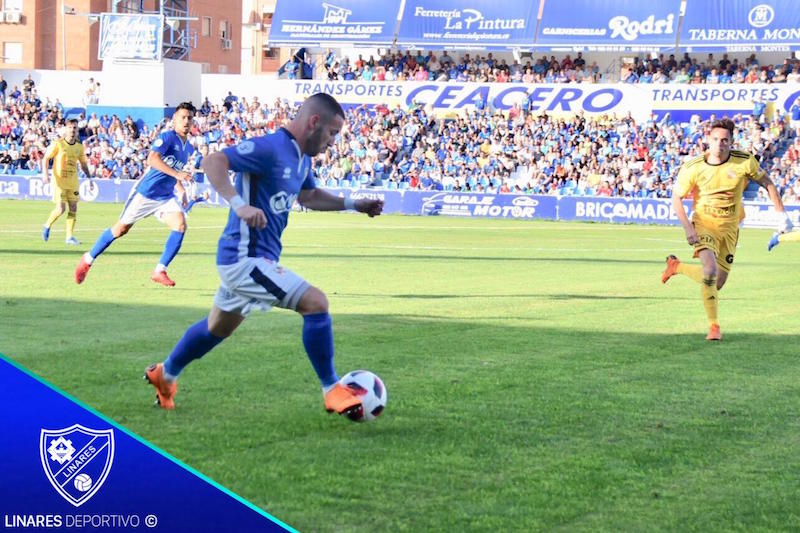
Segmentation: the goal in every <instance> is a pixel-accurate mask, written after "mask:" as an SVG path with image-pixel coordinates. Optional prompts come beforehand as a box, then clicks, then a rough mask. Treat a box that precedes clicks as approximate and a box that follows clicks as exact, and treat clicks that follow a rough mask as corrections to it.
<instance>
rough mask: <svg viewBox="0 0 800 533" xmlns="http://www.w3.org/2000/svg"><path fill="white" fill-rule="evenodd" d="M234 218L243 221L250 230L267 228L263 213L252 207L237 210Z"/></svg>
mask: <svg viewBox="0 0 800 533" xmlns="http://www.w3.org/2000/svg"><path fill="white" fill-rule="evenodd" d="M236 216H238V217H239V218H240V219H242V220H244V221H245V223H246V224H247V225H248V226H250V227H251V228H258V229H264V228H265V227H267V216H266V215H265V214H264V211H262V210H261V209H259V208H257V207H253V206H252V205H243V206H242V207H240V208H239V209H237V210H236Z"/></svg>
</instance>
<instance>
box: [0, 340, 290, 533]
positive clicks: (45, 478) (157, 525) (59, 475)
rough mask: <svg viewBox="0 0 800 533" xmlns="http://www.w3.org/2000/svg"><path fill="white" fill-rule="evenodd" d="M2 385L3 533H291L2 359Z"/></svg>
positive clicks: (0, 517) (0, 491)
mask: <svg viewBox="0 0 800 533" xmlns="http://www.w3.org/2000/svg"><path fill="white" fill-rule="evenodd" d="M0 383H2V384H3V386H2V387H0V402H2V405H4V406H5V408H4V409H3V410H2V414H0V424H2V427H3V431H2V432H0V456H2V457H3V458H4V459H5V461H4V462H3V481H2V483H0V499H2V502H3V508H2V510H1V511H0V524H2V525H3V527H4V529H10V530H15V531H16V530H26V531H31V530H35V531H43V530H48V531H54V530H55V531H61V530H65V531H75V530H76V529H81V530H86V531H88V530H104V531H129V530H135V531H154V532H157V531H167V532H170V533H177V532H182V531H192V532H196V531H208V532H218V531H286V530H289V531H293V529H292V528H291V527H289V526H288V525H286V524H284V523H283V522H280V521H279V520H277V519H276V518H274V517H272V516H270V515H269V514H267V513H265V512H264V511H262V510H261V509H259V508H257V507H255V506H254V505H252V504H250V503H248V502H246V501H245V500H243V499H242V498H241V497H239V496H237V495H236V494H234V493H232V492H230V491H228V490H227V489H225V488H223V487H221V486H219V485H217V484H216V483H214V482H213V481H211V480H210V479H208V478H207V477H205V476H203V475H202V474H200V473H199V472H196V471H193V470H192V469H190V468H189V467H188V466H186V465H183V464H181V463H180V462H178V461H177V460H176V459H174V458H172V457H170V456H169V455H167V454H166V453H164V452H162V451H160V450H158V449H157V448H155V447H153V446H151V445H150V444H148V443H147V442H145V441H144V440H143V439H141V438H140V437H138V436H136V435H134V434H133V433H131V432H130V431H128V430H127V429H125V428H123V427H122V426H120V425H118V424H116V423H115V422H113V421H111V420H109V419H108V418H106V417H104V416H102V415H100V414H99V413H97V412H96V411H93V410H91V409H89V408H86V407H84V406H82V405H80V404H79V403H77V402H76V401H75V400H74V399H72V398H70V397H68V396H67V395H66V394H64V393H62V392H60V391H58V390H56V389H55V388H54V387H52V386H50V385H48V384H46V383H44V382H43V381H41V380H39V379H38V378H36V377H35V376H33V375H32V374H30V373H28V372H27V371H24V370H23V369H22V368H21V367H19V366H18V365H17V364H16V363H13V362H12V361H11V360H9V359H6V358H5V357H4V356H2V354H0ZM20 398H25V401H19V399H20Z"/></svg>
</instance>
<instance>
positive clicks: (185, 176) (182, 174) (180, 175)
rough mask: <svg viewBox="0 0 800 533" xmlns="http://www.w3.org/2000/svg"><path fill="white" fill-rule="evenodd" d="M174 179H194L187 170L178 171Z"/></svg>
mask: <svg viewBox="0 0 800 533" xmlns="http://www.w3.org/2000/svg"><path fill="white" fill-rule="evenodd" d="M175 179H176V180H178V181H194V178H193V177H192V175H191V174H189V173H188V172H178V177H177V178H175Z"/></svg>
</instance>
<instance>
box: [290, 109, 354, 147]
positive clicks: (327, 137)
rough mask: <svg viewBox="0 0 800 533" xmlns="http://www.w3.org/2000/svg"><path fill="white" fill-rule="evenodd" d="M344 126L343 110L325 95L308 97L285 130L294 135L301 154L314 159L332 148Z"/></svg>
mask: <svg viewBox="0 0 800 533" xmlns="http://www.w3.org/2000/svg"><path fill="white" fill-rule="evenodd" d="M343 124H344V110H343V109H342V106H341V105H339V102H337V101H336V99H335V98H334V97H333V96H331V95H329V94H325V93H317V94H315V95H312V96H309V97H308V98H307V99H306V101H305V102H303V105H301V106H300V109H299V110H298V111H297V115H296V116H295V118H294V120H293V121H292V122H291V124H289V126H287V129H288V130H289V131H290V132H291V133H292V135H294V137H295V139H297V142H298V144H299V145H300V147H301V149H302V151H303V153H305V154H307V155H310V156H311V157H314V156H315V155H317V154H319V153H320V152H321V151H323V150H325V149H326V148H327V147H328V146H332V144H333V142H334V140H335V138H336V135H338V134H339V131H340V130H341V129H342V125H343Z"/></svg>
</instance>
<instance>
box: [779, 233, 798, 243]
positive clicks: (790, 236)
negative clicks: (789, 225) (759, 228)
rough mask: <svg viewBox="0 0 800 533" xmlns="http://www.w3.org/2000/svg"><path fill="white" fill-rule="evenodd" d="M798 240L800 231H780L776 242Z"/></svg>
mask: <svg viewBox="0 0 800 533" xmlns="http://www.w3.org/2000/svg"><path fill="white" fill-rule="evenodd" d="M793 241H800V231H791V232H789V233H781V234H780V235H778V242H793Z"/></svg>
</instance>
